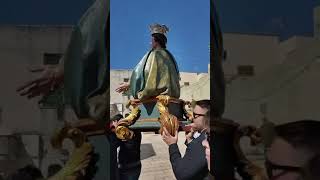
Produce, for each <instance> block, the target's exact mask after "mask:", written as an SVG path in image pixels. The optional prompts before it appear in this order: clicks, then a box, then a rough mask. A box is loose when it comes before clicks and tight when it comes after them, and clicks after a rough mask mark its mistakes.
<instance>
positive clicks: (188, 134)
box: [186, 125, 194, 143]
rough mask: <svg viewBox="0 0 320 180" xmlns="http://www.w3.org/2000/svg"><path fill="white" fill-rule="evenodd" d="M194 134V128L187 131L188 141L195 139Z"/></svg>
mask: <svg viewBox="0 0 320 180" xmlns="http://www.w3.org/2000/svg"><path fill="white" fill-rule="evenodd" d="M189 126H190V125H189ZM193 134H194V130H193V129H192V128H191V129H190V131H189V132H186V140H187V143H190V142H191V141H192V140H193Z"/></svg>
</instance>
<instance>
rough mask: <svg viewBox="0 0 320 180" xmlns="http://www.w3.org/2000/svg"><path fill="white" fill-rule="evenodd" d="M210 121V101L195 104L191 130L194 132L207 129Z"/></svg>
mask: <svg viewBox="0 0 320 180" xmlns="http://www.w3.org/2000/svg"><path fill="white" fill-rule="evenodd" d="M209 121H210V100H200V101H197V102H196V103H195V106H194V109H193V123H192V128H193V129H194V130H195V131H202V130H204V129H209Z"/></svg>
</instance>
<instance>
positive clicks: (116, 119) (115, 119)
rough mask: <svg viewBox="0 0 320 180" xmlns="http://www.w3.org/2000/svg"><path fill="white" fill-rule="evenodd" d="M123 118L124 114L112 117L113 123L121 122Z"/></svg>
mask: <svg viewBox="0 0 320 180" xmlns="http://www.w3.org/2000/svg"><path fill="white" fill-rule="evenodd" d="M122 118H123V116H122V114H116V115H114V116H113V117H111V119H110V120H111V121H119V120H120V119H122Z"/></svg>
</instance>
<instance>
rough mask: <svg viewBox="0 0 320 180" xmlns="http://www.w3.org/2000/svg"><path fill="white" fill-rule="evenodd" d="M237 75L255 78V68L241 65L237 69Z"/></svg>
mask: <svg viewBox="0 0 320 180" xmlns="http://www.w3.org/2000/svg"><path fill="white" fill-rule="evenodd" d="M237 72H238V73H237V74H238V75H239V76H254V66H252V65H239V66H238V67H237Z"/></svg>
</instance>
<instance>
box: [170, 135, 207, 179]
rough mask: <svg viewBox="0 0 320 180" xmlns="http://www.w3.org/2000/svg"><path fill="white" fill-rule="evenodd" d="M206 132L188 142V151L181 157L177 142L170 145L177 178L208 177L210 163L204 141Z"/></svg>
mask: <svg viewBox="0 0 320 180" xmlns="http://www.w3.org/2000/svg"><path fill="white" fill-rule="evenodd" d="M204 139H205V133H201V135H200V136H199V137H198V138H196V139H194V140H192V141H191V142H190V143H189V144H187V149H186V153H185V155H184V156H183V157H181V154H180V151H179V148H178V145H177V144H171V145H170V146H169V153H170V162H171V165H172V169H173V173H174V175H175V176H176V178H177V180H189V179H190V180H194V179H197V180H203V179H207V178H208V177H207V176H208V172H209V170H208V164H207V160H206V155H205V149H204V147H203V146H202V141H203V140H204Z"/></svg>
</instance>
